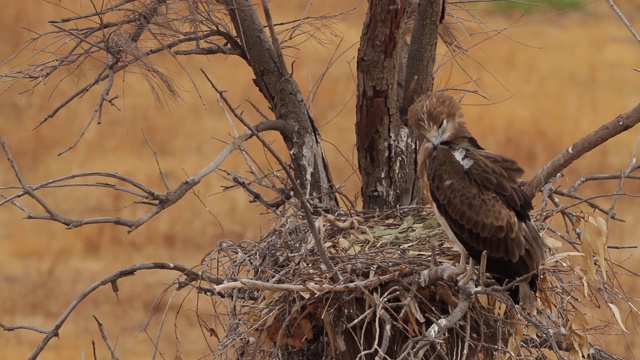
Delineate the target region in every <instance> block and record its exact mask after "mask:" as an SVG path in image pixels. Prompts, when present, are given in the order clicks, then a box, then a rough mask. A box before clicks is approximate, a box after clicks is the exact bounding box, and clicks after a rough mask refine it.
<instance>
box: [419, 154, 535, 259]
mask: <svg viewBox="0 0 640 360" xmlns="http://www.w3.org/2000/svg"><path fill="white" fill-rule="evenodd" d="M478 152H479V151H469V152H467V156H469V159H472V160H473V161H474V162H473V163H472V164H471V166H469V168H468V169H464V167H463V166H462V165H461V164H460V162H459V161H458V160H456V158H455V157H454V155H453V153H452V152H451V151H450V150H449V149H447V148H445V147H438V148H436V149H434V150H433V151H432V152H431V154H430V156H429V159H428V162H427V177H428V181H429V186H430V189H429V190H430V194H431V198H432V199H433V202H434V203H435V205H436V206H437V208H438V211H439V212H440V214H441V215H442V217H443V218H444V219H445V220H446V221H447V223H448V225H449V227H450V228H451V230H452V231H453V233H454V234H455V235H456V238H457V239H458V241H459V242H460V243H462V244H463V245H464V246H465V248H467V251H468V252H469V253H470V254H472V256H473V254H474V253H475V254H476V255H477V254H478V253H479V254H481V253H482V251H485V250H486V251H487V253H488V255H489V256H491V257H497V258H502V259H508V260H511V261H513V262H516V261H518V260H519V259H520V257H522V256H524V257H525V259H524V260H525V262H526V263H527V267H528V268H529V269H531V270H530V271H533V270H534V269H536V268H537V266H538V264H539V263H540V261H541V257H542V255H541V254H542V250H539V249H538V248H540V249H542V248H541V247H540V246H541V245H539V244H538V243H539V242H540V241H539V239H538V238H539V237H540V235H539V234H538V233H537V230H536V229H535V227H534V226H533V224H531V222H530V220H529V214H528V211H529V210H530V208H531V201H530V200H529V199H528V197H527V196H526V194H524V192H522V191H521V190H519V187H518V184H517V178H516V177H514V175H516V174H517V175H519V174H521V173H522V169H520V167H518V165H517V164H516V163H515V162H514V161H512V160H509V159H506V158H503V157H500V156H497V157H496V158H491V157H484V156H483V155H484V154H482V153H480V154H479V153H478ZM487 153H488V152H487ZM488 154H491V153H488ZM491 155H494V154H491ZM520 213H522V214H520ZM525 214H526V218H522V217H523V215H525ZM536 237H537V238H536ZM527 249H529V251H526V250H527Z"/></svg>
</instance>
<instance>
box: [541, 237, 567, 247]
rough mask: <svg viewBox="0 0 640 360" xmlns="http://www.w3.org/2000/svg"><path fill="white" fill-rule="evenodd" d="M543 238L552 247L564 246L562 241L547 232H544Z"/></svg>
mask: <svg viewBox="0 0 640 360" xmlns="http://www.w3.org/2000/svg"><path fill="white" fill-rule="evenodd" d="M542 240H543V241H544V242H545V244H547V246H549V247H550V248H554V249H558V248H561V247H562V241H559V240H556V239H554V238H552V237H551V236H549V235H547V234H542Z"/></svg>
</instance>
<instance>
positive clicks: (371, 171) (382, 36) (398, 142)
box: [356, 0, 442, 209]
mask: <svg viewBox="0 0 640 360" xmlns="http://www.w3.org/2000/svg"><path fill="white" fill-rule="evenodd" d="M410 6H411V5H410V4H409V2H408V1H406V0H371V1H370V4H369V9H368V11H367V16H366V19H365V23H364V26H363V30H362V35H361V37H360V48H359V50H358V96H357V105H356V137H357V140H356V146H357V150H358V164H359V168H360V174H361V177H362V200H363V207H364V208H365V209H376V208H379V209H385V208H393V207H396V206H402V205H408V204H410V203H412V202H414V201H415V200H417V199H420V198H421V197H422V191H421V190H420V184H419V181H418V177H417V176H416V145H415V137H414V136H413V135H412V134H410V132H409V129H408V128H407V126H406V125H405V124H406V119H403V114H404V116H406V113H407V109H408V108H409V106H410V105H411V104H412V103H413V101H414V100H415V99H416V98H417V96H419V95H421V94H422V93H424V92H426V91H428V90H430V89H431V87H432V86H433V64H434V62H435V45H436V42H437V31H438V24H439V22H440V18H441V11H442V8H441V3H440V1H439V0H421V1H420V3H419V5H418V9H417V11H410V9H409V7H410ZM410 12H411V13H414V12H415V13H416V18H415V23H416V26H415V28H414V31H413V34H412V39H417V40H415V41H413V40H412V41H411V43H410V44H407V41H406V38H407V34H408V32H409V31H408V28H409V26H410V25H409V24H410V23H411V21H410V20H411V19H409V18H408V17H409V16H408V15H409V13H410ZM419 22H421V23H419ZM408 54H411V55H410V56H409V57H408V56H407V55H408ZM407 59H408V60H407ZM405 69H406V70H405ZM405 76H406V79H405Z"/></svg>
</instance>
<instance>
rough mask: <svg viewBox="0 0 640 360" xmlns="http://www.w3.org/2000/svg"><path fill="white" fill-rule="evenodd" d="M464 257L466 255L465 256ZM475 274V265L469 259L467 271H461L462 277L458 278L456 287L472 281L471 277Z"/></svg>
mask: <svg viewBox="0 0 640 360" xmlns="http://www.w3.org/2000/svg"><path fill="white" fill-rule="evenodd" d="M465 255H466V254H465ZM475 274H476V264H475V261H473V259H472V258H469V267H467V271H464V270H463V273H462V275H460V276H458V286H465V285H467V284H468V283H469V281H471V279H473V276H474V275H475Z"/></svg>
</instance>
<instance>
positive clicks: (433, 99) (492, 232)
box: [409, 92, 545, 309]
mask: <svg viewBox="0 0 640 360" xmlns="http://www.w3.org/2000/svg"><path fill="white" fill-rule="evenodd" d="M409 126H410V128H411V130H412V131H413V132H415V135H416V136H417V139H418V146H419V150H418V174H419V176H420V178H421V180H422V184H423V186H424V189H425V194H426V195H427V197H430V198H431V202H432V205H433V209H434V212H435V214H436V217H437V219H438V221H439V222H440V224H441V226H442V227H443V228H444V230H445V232H446V233H447V235H448V236H449V238H451V240H453V241H454V244H455V245H456V248H458V250H459V251H460V252H461V260H460V265H459V271H460V273H464V267H465V262H466V260H465V259H466V254H465V252H466V253H468V254H469V256H470V258H471V260H470V264H469V265H470V266H469V268H468V270H467V273H466V276H465V278H466V279H467V280H468V279H469V278H470V277H471V276H473V274H474V268H473V262H474V260H475V261H476V262H480V259H481V257H482V254H483V252H485V251H486V253H487V260H486V271H487V273H489V274H492V275H493V276H494V278H496V279H502V280H505V281H509V282H511V281H513V280H515V279H518V278H520V277H524V276H526V275H528V274H532V275H531V276H530V277H529V278H525V279H524V280H521V281H520V282H519V283H518V284H517V286H518V291H517V292H516V291H512V292H510V296H511V297H512V298H513V299H514V301H516V302H519V303H520V304H521V305H523V306H525V307H526V308H529V309H532V308H533V304H534V292H535V291H536V289H537V271H538V268H539V266H540V263H541V262H542V261H543V260H544V252H545V245H544V242H543V241H542V238H541V236H540V233H539V232H538V230H537V229H536V227H535V225H534V224H533V223H532V222H531V217H530V214H529V212H530V211H531V210H532V209H533V206H532V204H531V199H530V198H529V197H528V196H527V194H526V193H525V192H524V191H523V190H522V189H521V188H520V186H518V178H519V177H520V176H521V175H522V174H523V173H524V171H523V170H522V168H521V167H520V166H519V165H518V164H517V163H516V162H515V161H514V160H512V159H509V158H507V157H504V156H501V155H498V154H494V153H492V152H489V151H487V150H485V149H483V148H482V147H481V146H480V144H478V141H477V140H476V139H475V138H474V137H473V136H472V135H471V133H470V132H469V129H468V128H467V126H466V124H465V123H464V122H463V121H462V110H461V107H460V104H459V103H458V102H457V101H456V99H455V98H453V97H452V96H450V95H447V94H444V93H442V92H433V93H428V94H425V95H422V96H421V97H420V98H419V99H418V100H416V102H415V103H414V104H413V105H412V106H411V108H410V109H409Z"/></svg>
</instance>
